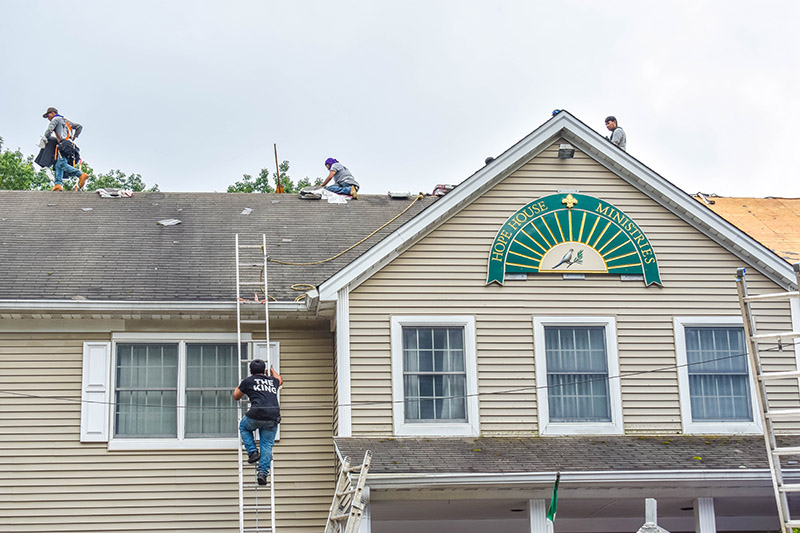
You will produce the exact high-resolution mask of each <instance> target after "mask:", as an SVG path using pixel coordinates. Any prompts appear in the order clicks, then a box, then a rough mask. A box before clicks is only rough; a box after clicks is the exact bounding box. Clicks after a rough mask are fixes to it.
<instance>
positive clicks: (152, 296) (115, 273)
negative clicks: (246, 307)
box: [0, 191, 436, 307]
mask: <svg viewBox="0 0 800 533" xmlns="http://www.w3.org/2000/svg"><path fill="white" fill-rule="evenodd" d="M435 201H436V198H432V197H427V198H424V199H420V200H418V201H414V200H413V199H411V200H392V199H389V198H388V197H386V196H377V195H363V197H361V196H360V197H359V200H358V201H350V202H348V203H347V204H329V203H328V202H325V201H315V200H303V199H300V198H299V197H298V196H296V195H290V194H280V195H279V194H228V193H136V194H135V195H134V196H133V197H132V198H119V199H111V198H100V197H99V195H97V194H96V193H88V192H85V193H71V192H63V193H54V192H36V191H0V206H2V208H0V306H2V305H10V304H9V302H12V301H16V302H18V303H19V301H29V302H43V301H50V302H53V301H66V302H71V301H72V300H73V299H75V298H78V299H86V300H90V301H103V302H112V301H113V302H118V303H120V304H121V305H122V306H123V307H124V306H126V305H128V304H132V303H135V302H173V303H174V302H194V303H195V304H199V303H203V302H204V303H214V302H216V303H219V304H225V305H230V306H233V303H234V297H235V287H236V285H235V280H234V277H235V267H234V265H235V262H234V234H235V233H239V234H241V236H240V239H241V241H242V242H243V243H252V244H259V245H260V244H261V234H262V233H265V234H266V235H267V247H268V251H267V253H268V255H269V256H270V257H271V258H272V259H277V260H282V261H288V262H313V261H318V260H320V259H325V258H328V257H331V256H333V255H335V254H337V253H339V252H341V251H342V250H344V249H346V248H347V247H348V246H351V245H353V244H355V243H356V242H358V241H359V240H361V239H362V238H364V237H366V236H367V235H369V234H370V233H371V232H372V231H374V230H375V229H376V228H378V227H380V226H381V225H382V224H384V223H386V222H387V221H388V220H389V219H391V218H392V217H393V216H395V215H397V214H398V213H400V212H402V211H403V210H404V209H405V208H407V207H409V206H410V209H409V210H408V211H407V212H406V213H404V214H403V215H402V216H400V217H399V218H398V219H397V220H396V221H394V222H392V223H391V224H389V225H388V226H387V227H386V228H384V229H383V230H381V231H379V232H378V233H377V234H376V235H374V236H372V237H370V238H369V239H367V240H366V241H365V242H364V243H363V244H360V245H358V246H356V247H355V248H354V249H353V250H351V251H349V252H347V253H345V254H343V255H342V256H341V257H338V258H337V259H335V260H332V261H329V262H325V263H322V264H318V265H308V266H287V265H280V264H275V263H270V264H269V266H268V274H269V292H270V296H272V297H273V298H275V299H276V300H279V301H289V302H291V301H293V300H294V299H295V298H297V296H298V295H300V294H302V292H299V291H297V290H293V289H292V288H291V286H292V285H294V284H309V285H314V286H317V285H319V284H320V283H322V282H323V281H324V280H325V279H327V278H329V277H330V276H331V275H333V274H334V273H336V272H337V271H338V270H339V269H341V268H342V267H343V266H345V265H346V264H348V263H349V262H351V261H353V260H354V259H355V258H357V257H358V256H360V255H361V254H363V253H364V252H365V251H366V250H368V249H369V248H370V247H371V246H373V245H374V244H375V243H376V242H379V241H380V240H381V239H383V238H385V237H386V236H387V235H389V234H390V233H391V232H392V230H394V229H396V228H398V227H400V226H401V225H402V224H403V223H404V222H406V221H408V220H410V219H411V218H412V217H413V216H414V215H416V214H418V213H420V212H421V211H422V210H424V209H425V208H426V207H427V206H429V205H431V204H433V203H434V202H435ZM412 202H413V205H412ZM246 208H250V209H252V212H251V213H250V214H248V215H243V214H241V213H242V211H243V210H245V209H246ZM172 218H175V219H179V220H181V224H178V225H175V226H160V225H157V222H158V221H159V220H163V219H172ZM254 251H255V252H256V255H260V250H254ZM251 258H252V256H251ZM251 261H252V259H251ZM259 271H260V269H259V268H256V269H255V276H258V274H259ZM250 298H252V295H250ZM260 298H263V295H260ZM3 302H5V304H4V303H3ZM73 303H74V302H73ZM76 305H77V304H76ZM84 307H88V306H84Z"/></svg>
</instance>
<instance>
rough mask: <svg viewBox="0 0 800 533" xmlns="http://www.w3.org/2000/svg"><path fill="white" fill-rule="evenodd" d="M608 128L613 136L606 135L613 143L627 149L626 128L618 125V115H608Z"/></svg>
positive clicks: (621, 148) (623, 149)
mask: <svg viewBox="0 0 800 533" xmlns="http://www.w3.org/2000/svg"><path fill="white" fill-rule="evenodd" d="M606 128H608V131H610V132H611V136H609V137H606V139H608V140H609V141H611V143H612V144H616V145H617V146H619V148H620V150H622V151H625V152H626V151H627V150H625V146H626V144H627V138H626V137H625V130H623V129H622V128H620V127H619V126H617V117H615V116H613V115H609V116H607V117H606Z"/></svg>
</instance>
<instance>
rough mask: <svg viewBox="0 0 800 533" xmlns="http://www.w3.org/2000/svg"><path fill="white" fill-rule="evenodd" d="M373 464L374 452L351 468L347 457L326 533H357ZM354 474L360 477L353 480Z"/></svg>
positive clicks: (340, 474) (337, 482)
mask: <svg viewBox="0 0 800 533" xmlns="http://www.w3.org/2000/svg"><path fill="white" fill-rule="evenodd" d="M371 462H372V452H371V451H370V450H367V451H366V452H364V461H363V462H362V463H361V465H359V466H350V458H349V457H345V458H344V461H342V468H341V471H340V472H339V479H338V480H337V481H336V493H335V494H334V495H333V503H332V504H331V509H330V512H329V513H328V522H327V523H326V524H325V533H355V532H356V531H358V526H359V524H360V523H361V516H362V515H363V514H364V499H363V498H364V486H365V485H366V483H367V472H369V465H370V463H371ZM354 472H358V476H357V477H356V478H355V480H354V479H353V476H352V475H351V474H353V473H354Z"/></svg>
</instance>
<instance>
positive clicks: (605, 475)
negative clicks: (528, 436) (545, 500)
mask: <svg viewBox="0 0 800 533" xmlns="http://www.w3.org/2000/svg"><path fill="white" fill-rule="evenodd" d="M799 473H800V472H798V471H797V470H794V471H790V472H788V474H789V476H788V477H794V478H796V477H797V475H798V474H799ZM555 475H556V472H515V473H505V474H503V473H474V474H373V473H370V474H368V475H367V483H368V485H369V486H370V488H372V489H411V488H432V487H450V488H458V487H465V486H479V485H505V486H507V485H528V484H538V483H552V482H553V479H554V478H555ZM771 480H772V478H771V476H770V472H769V469H766V468H762V469H747V470H738V469H737V470H733V469H731V470H706V471H704V470H651V471H648V470H642V471H638V470H635V471H624V470H623V471H615V472H608V471H596V472H561V481H562V483H584V484H590V483H594V484H604V485H608V484H616V483H661V482H673V483H677V482H702V483H722V482H731V481H733V482H737V483H757V484H771Z"/></svg>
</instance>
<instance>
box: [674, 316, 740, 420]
mask: <svg viewBox="0 0 800 533" xmlns="http://www.w3.org/2000/svg"><path fill="white" fill-rule="evenodd" d="M684 333H685V336H686V359H687V362H688V363H689V364H688V366H687V372H688V374H689V395H690V397H691V405H692V420H696V421H697V420H702V421H707V422H729V421H752V420H753V413H752V408H751V406H752V404H751V402H750V383H749V379H748V369H747V348H746V346H745V340H744V329H743V328H741V327H687V328H686V329H685V331H684Z"/></svg>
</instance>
